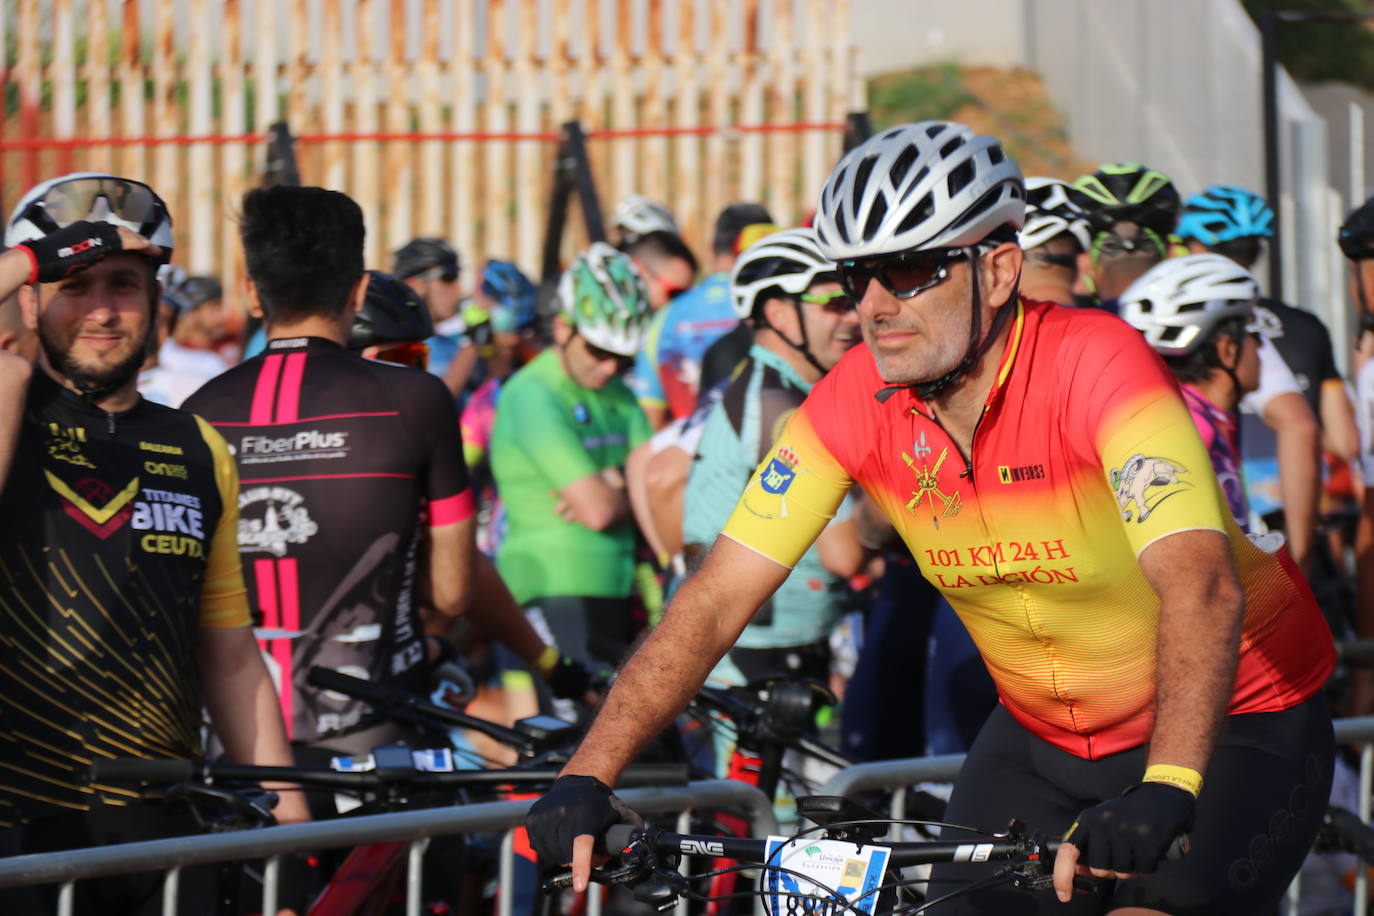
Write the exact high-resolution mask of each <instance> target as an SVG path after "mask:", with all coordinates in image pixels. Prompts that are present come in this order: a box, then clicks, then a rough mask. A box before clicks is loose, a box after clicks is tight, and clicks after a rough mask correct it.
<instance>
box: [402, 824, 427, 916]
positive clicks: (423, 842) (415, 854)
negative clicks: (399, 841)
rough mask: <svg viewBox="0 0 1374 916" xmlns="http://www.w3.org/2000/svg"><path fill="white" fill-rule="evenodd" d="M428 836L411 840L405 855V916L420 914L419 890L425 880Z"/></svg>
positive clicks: (417, 915)
mask: <svg viewBox="0 0 1374 916" xmlns="http://www.w3.org/2000/svg"><path fill="white" fill-rule="evenodd" d="M428 845H429V838H428V837H422V838H421V839H418V840H411V841H410V846H409V847H408V848H407V850H406V852H407V853H408V855H407V857H406V916H420V891H421V888H422V887H423V886H424V880H425V847H426V846H428Z"/></svg>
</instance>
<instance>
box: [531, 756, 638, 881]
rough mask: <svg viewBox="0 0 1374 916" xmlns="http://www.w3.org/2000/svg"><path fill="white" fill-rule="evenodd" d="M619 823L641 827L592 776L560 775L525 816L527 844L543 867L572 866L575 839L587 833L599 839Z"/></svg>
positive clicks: (609, 789)
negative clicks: (532, 848) (528, 838)
mask: <svg viewBox="0 0 1374 916" xmlns="http://www.w3.org/2000/svg"><path fill="white" fill-rule="evenodd" d="M621 823H630V824H634V825H635V826H637V827H638V826H643V824H644V822H643V820H642V819H641V818H640V816H639V815H638V814H635V813H634V812H633V811H631V810H630V809H629V808H627V807H625V803H624V802H622V801H621V800H620V799H618V798H616V797H615V794H614V793H613V792H611V788H610V786H608V785H606V784H605V783H604V782H602V781H601V780H599V779H597V778H596V777H595V776H560V777H559V778H558V779H557V780H555V781H554V784H553V787H552V788H550V789H549V791H548V792H546V793H544V795H543V796H542V797H541V798H540V799H539V800H538V801H536V802H535V803H534V804H533V805H532V806H531V807H530V810H529V813H528V814H526V815H525V830H526V831H527V832H528V833H529V837H530V845H531V846H532V847H534V851H535V852H537V853H539V858H540V860H541V861H542V862H543V864H544V865H545V867H549V866H557V865H567V864H569V863H571V862H572V854H573V840H574V839H575V838H577V837H579V836H581V835H582V834H584V833H589V834H591V835H592V836H594V837H596V838H597V839H598V840H599V839H600V838H601V837H602V835H603V834H604V833H605V832H606V828H607V827H610V826H612V825H614V824H621Z"/></svg>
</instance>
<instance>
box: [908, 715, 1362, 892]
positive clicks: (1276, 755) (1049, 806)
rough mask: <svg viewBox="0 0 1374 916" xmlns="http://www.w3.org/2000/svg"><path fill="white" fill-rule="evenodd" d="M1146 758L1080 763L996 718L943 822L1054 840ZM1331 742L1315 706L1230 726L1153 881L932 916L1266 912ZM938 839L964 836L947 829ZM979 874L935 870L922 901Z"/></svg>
mask: <svg viewBox="0 0 1374 916" xmlns="http://www.w3.org/2000/svg"><path fill="white" fill-rule="evenodd" d="M1146 752H1147V748H1146V747H1145V746H1141V747H1137V748H1133V749H1131V750H1129V751H1123V752H1122V753H1119V754H1113V755H1111V756H1109V757H1104V758H1102V759H1100V760H1084V759H1083V758H1081V757H1075V756H1073V755H1072V754H1068V753H1065V752H1064V751H1061V750H1059V749H1058V748H1055V747H1052V746H1051V745H1050V744H1048V743H1047V742H1045V741H1043V740H1041V739H1040V738H1037V737H1035V736H1034V735H1032V734H1031V733H1030V732H1029V731H1027V730H1026V729H1025V728H1023V727H1022V726H1021V725H1020V724H1018V723H1017V722H1016V720H1015V719H1013V718H1012V716H1011V714H1010V713H1008V712H1007V711H1006V709H1005V708H1004V707H1001V706H999V707H998V708H997V709H996V710H995V711H994V712H993V714H992V715H991V716H990V717H989V719H988V722H987V725H985V726H984V727H983V730H982V731H981V732H980V733H979V735H978V739H977V741H975V742H974V744H973V748H972V749H971V750H970V751H969V754H968V758H967V760H966V761H965V763H964V767H963V769H962V770H961V771H960V773H959V778H958V780H957V781H956V783H955V786H954V794H953V796H952V797H951V799H950V803H949V808H948V810H947V811H946V814H945V818H946V820H947V821H948V822H949V823H951V824H966V825H970V826H974V827H977V828H979V829H982V830H988V831H1001V830H1005V829H1006V826H1007V824H1008V822H1009V821H1010V820H1011V819H1012V818H1017V819H1019V820H1021V821H1023V822H1025V823H1026V824H1027V825H1028V826H1030V827H1031V828H1032V829H1035V830H1038V831H1040V832H1042V833H1044V834H1047V835H1050V836H1058V835H1062V834H1063V832H1064V831H1065V830H1067V829H1068V828H1069V825H1071V824H1072V823H1073V821H1074V818H1075V817H1076V816H1077V815H1078V814H1079V813H1080V812H1081V811H1083V810H1084V809H1086V808H1089V807H1091V806H1093V805H1095V804H1097V803H1099V802H1101V801H1104V800H1106V799H1108V798H1113V797H1115V796H1117V795H1120V794H1121V793H1122V792H1124V791H1125V790H1126V789H1127V788H1128V787H1130V786H1131V785H1133V784H1134V783H1136V782H1138V781H1139V780H1140V777H1141V775H1142V774H1143V773H1144V772H1145V758H1146ZM1334 755H1335V742H1334V739H1333V736H1332V732H1331V716H1330V713H1329V712H1328V710H1327V706H1326V701H1325V699H1324V698H1322V697H1321V696H1320V695H1318V696H1317V697H1314V698H1312V699H1310V700H1308V701H1307V702H1305V703H1302V704H1300V705H1298V706H1295V707H1293V708H1292V709H1287V710H1284V711H1283V712H1273V713H1254V714H1249V715H1239V716H1230V717H1229V718H1228V719H1227V721H1226V726H1225V729H1224V731H1223V732H1222V735H1221V737H1220V740H1219V742H1218V745H1217V749H1216V751H1215V752H1214V753H1213V755H1212V761H1211V763H1210V765H1209V766H1208V768H1207V773H1206V774H1205V776H1204V785H1203V790H1202V795H1201V796H1200V797H1199V799H1198V805H1197V822H1196V824H1195V826H1194V828H1193V830H1192V832H1191V833H1190V835H1189V837H1190V841H1191V847H1192V848H1191V851H1190V852H1189V853H1188V854H1187V855H1185V856H1184V857H1183V858H1182V859H1179V860H1178V861H1175V862H1165V863H1163V864H1161V865H1160V867H1159V869H1158V870H1157V871H1156V872H1155V873H1154V874H1152V875H1146V876H1142V877H1139V878H1131V879H1128V880H1124V881H1115V882H1111V881H1103V882H1100V883H1101V887H1102V890H1101V892H1100V893H1099V894H1096V895H1094V894H1078V895H1076V896H1075V898H1074V900H1073V901H1072V902H1071V903H1070V904H1063V903H1060V902H1059V900H1058V899H1057V898H1056V897H1055V896H1054V892H1053V891H1052V890H1048V891H1042V892H1037V893H1031V892H1027V891H1021V890H1016V889H1013V888H1010V887H1005V888H999V889H995V890H991V891H984V892H981V893H979V894H977V895H971V896H970V897H967V898H962V899H960V900H957V901H950V902H949V903H947V904H941V905H938V906H936V907H933V908H932V909H931V910H930V912H931V913H933V914H938V916H965V914H975V913H976V914H994V913H995V914H998V916H1019V914H1027V916H1029V914H1042V913H1043V914H1046V916H1049V914H1054V916H1086V914H1100V913H1110V912H1111V911H1112V910H1113V909H1116V908H1119V907H1146V908H1151V909H1156V910H1160V911H1161V912H1164V913H1170V914H1173V916H1195V914H1196V916H1201V914H1208V916H1221V914H1225V916H1233V914H1234V916H1256V914H1263V913H1268V912H1271V911H1272V910H1273V908H1274V907H1275V906H1276V905H1277V903H1278V901H1279V900H1280V899H1281V898H1282V897H1283V894H1284V892H1285V890H1286V889H1287V887H1288V884H1289V882H1290V881H1291V880H1292V878H1293V876H1294V875H1295V874H1296V873H1297V871H1298V868H1299V867H1300V866H1301V865H1302V862H1303V859H1304V858H1305V857H1306V856H1307V853H1308V851H1309V850H1310V849H1311V847H1312V840H1313V838H1314V837H1315V836H1316V833H1317V828H1318V827H1319V826H1320V824H1321V820H1322V815H1323V813H1324V811H1325V810H1326V805H1327V800H1328V798H1329V796H1330V794H1331V772H1332V765H1333V761H1334ZM943 836H944V837H950V838H964V837H968V836H970V834H969V833H967V832H966V831H957V830H952V829H946V830H945V831H944V833H943ZM990 874H991V869H990V867H989V866H988V865H968V864H959V865H939V866H936V867H935V869H934V871H933V873H932V876H931V889H930V895H929V898H928V899H931V900H933V899H935V898H936V897H939V896H942V895H944V894H947V893H949V892H951V891H953V890H955V889H957V888H958V887H960V886H963V885H964V884H966V883H968V882H971V881H976V880H979V879H984V878H987V877H989V875H990Z"/></svg>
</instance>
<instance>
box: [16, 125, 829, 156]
mask: <svg viewBox="0 0 1374 916" xmlns="http://www.w3.org/2000/svg"><path fill="white" fill-rule="evenodd" d="M808 130H819V131H840V130H844V125H843V124H832V123H820V124H811V123H799V124H732V125H728V126H726V127H633V128H607V129H604V130H593V131H589V132H588V134H587V136H588V137H589V138H590V139H592V140H616V139H627V138H637V137H682V136H698V137H705V136H710V135H711V134H717V133H721V134H729V133H755V134H780V133H802V132H804V131H808ZM263 138H264V135H263V134H230V135H225V134H203V135H191V134H185V135H178V136H175V137H22V138H21V137H16V138H14V139H0V153H8V152H29V151H42V150H73V149H89V148H92V147H100V146H113V147H125V146H166V145H172V146H194V145H197V144H202V143H209V144H212V145H215V146H222V145H224V144H226V143H261V142H262V140H263ZM559 138H560V135H559V134H556V133H543V132H541V133H518V132H498V133H487V132H482V131H471V132H459V131H433V132H429V133H424V132H421V131H407V132H401V133H387V132H380V131H379V132H372V133H337V134H322V133H312V134H301V135H300V136H298V137H296V138H295V140H296V142H298V143H307V144H309V143H359V142H364V141H374V142H378V143H393V142H398V141H410V142H426V141H457V140H469V141H475V142H479V143H480V142H491V141H498V140H504V141H507V142H510V141H518V140H536V141H539V142H541V143H556V142H557V141H558V140H559Z"/></svg>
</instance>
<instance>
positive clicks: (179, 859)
mask: <svg viewBox="0 0 1374 916" xmlns="http://www.w3.org/2000/svg"><path fill="white" fill-rule="evenodd" d="M618 794H619V795H620V797H621V798H622V799H623V800H624V801H625V803H626V804H627V805H629V806H630V807H632V808H634V809H635V810H636V811H639V812H641V813H644V814H658V813H662V812H668V811H681V812H683V813H684V815H685V814H686V813H687V812H689V811H691V810H693V809H695V808H701V807H708V806H709V807H712V808H728V809H730V810H734V811H739V812H741V813H744V814H746V815H747V816H748V819H749V822H750V827H751V830H752V832H753V833H754V834H755V835H758V836H764V835H767V834H770V833H777V830H778V825H777V820H776V818H775V817H774V814H773V803H772V802H771V801H770V800H769V799H768V798H767V797H766V796H765V795H764V794H763V793H762V792H760V791H759V790H758V789H757V788H755V787H754V786H749V785H745V784H744V783H741V782H732V781H730V780H725V779H719V780H710V781H707V782H694V783H689V784H688V785H686V786H673V787H661V788H658V787H650V788H642V789H626V790H625V791H623V792H619V793H618ZM531 804H532V802H530V801H529V800H525V801H509V802H484V803H481V804H475V805H461V806H454V807H448V808H431V809H426V810H423V811H404V812H399V813H395V814H374V815H368V816H365V817H354V818H345V819H340V820H335V821H322V822H320V823H312V824H293V825H290V826H285V827H271V828H267V829H265V830H245V831H240V832H235V833H221V834H215V835H211V836H192V837H177V838H175V839H170V840H152V841H149V842H143V843H126V844H121V845H118V846H109V847H104V848H100V849H75V850H71V851H69V852H57V853H48V854H43V855H26V856H12V857H10V858H4V859H0V887H20V886H25V885H36V884H57V883H61V885H62V888H61V890H60V892H59V896H58V910H57V912H58V916H72V901H73V893H74V888H75V882H77V881H79V880H82V879H85V878H100V877H105V876H109V875H122V874H132V873H137V872H145V871H166V872H167V877H166V879H165V881H164V883H163V897H162V911H163V913H164V914H166V916H173V914H175V913H176V899H177V887H178V882H179V878H180V874H181V869H182V868H184V867H186V866H188V865H201V864H205V863H211V862H226V861H234V860H238V859H263V858H265V859H267V867H266V871H265V875H264V880H263V899H262V911H263V912H264V913H275V912H277V884H278V878H279V873H280V867H281V856H282V855H284V854H286V853H290V852H298V851H304V850H315V849H330V848H336V847H340V846H360V845H366V844H369V843H396V842H402V843H409V844H410V847H409V866H410V867H409V871H408V872H407V879H406V880H407V886H406V913H407V916H419V914H420V903H421V901H420V882H421V877H422V871H421V868H422V857H423V854H424V850H425V846H426V844H427V843H428V841H429V838H430V837H435V836H444V835H449V834H456V833H476V832H485V831H497V830H505V831H507V833H506V836H505V838H504V841H503V842H502V844H501V859H500V866H499V868H500V880H501V882H502V888H503V891H504V892H503V893H502V894H501V910H500V912H501V916H510V913H511V907H512V900H513V897H514V894H513V893H511V892H510V889H511V887H512V886H513V881H514V875H515V853H514V846H513V843H512V841H511V837H512V834H511V833H510V832H509V831H510V830H511V829H512V828H514V827H518V826H520V825H521V824H522V823H523V821H524V818H525V812H526V811H527V810H528V809H529V807H530V805H531ZM599 912H600V895H598V894H591V895H589V897H588V913H589V916H599ZM83 916H84V914H83Z"/></svg>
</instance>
